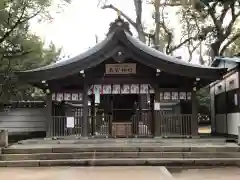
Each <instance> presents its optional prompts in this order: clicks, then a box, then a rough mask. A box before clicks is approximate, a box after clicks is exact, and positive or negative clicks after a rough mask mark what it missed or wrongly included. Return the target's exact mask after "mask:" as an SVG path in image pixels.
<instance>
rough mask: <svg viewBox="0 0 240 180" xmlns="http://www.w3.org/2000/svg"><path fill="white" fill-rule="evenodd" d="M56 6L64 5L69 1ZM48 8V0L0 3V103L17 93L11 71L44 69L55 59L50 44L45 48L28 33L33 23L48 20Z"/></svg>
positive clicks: (55, 52)
mask: <svg viewBox="0 0 240 180" xmlns="http://www.w3.org/2000/svg"><path fill="white" fill-rule="evenodd" d="M59 2H60V3H61V5H64V4H63V3H65V2H66V3H67V2H69V1H64V2H63V1H59ZM50 6H51V1H50V0H4V1H3V0H2V1H1V2H0V9H1V10H0V25H1V26H0V101H7V100H8V99H9V97H10V96H11V95H12V94H13V93H16V92H17V91H18V90H17V88H18V85H19V84H18V83H17V81H16V78H15V76H14V71H16V70H25V69H30V68H36V67H39V66H43V65H46V64H49V63H51V62H53V61H55V60H56V59H57V58H58V56H59V54H60V50H59V49H57V48H56V47H55V46H54V45H53V44H50V46H49V47H47V48H44V42H42V41H41V39H40V38H39V37H37V36H36V35H33V34H31V32H30V21H31V20H32V19H37V20H50V19H51V15H50V13H49V11H48V10H49V7H50ZM27 89H28V88H27ZM27 89H25V90H26V91H27Z"/></svg>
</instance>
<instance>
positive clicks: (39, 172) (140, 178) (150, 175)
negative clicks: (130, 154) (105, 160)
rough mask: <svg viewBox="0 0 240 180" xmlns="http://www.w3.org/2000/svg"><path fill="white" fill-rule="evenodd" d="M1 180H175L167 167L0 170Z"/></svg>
mask: <svg viewBox="0 0 240 180" xmlns="http://www.w3.org/2000/svg"><path fill="white" fill-rule="evenodd" d="M0 177H1V180H8V179H11V180H65V179H69V180H79V179H81V180H96V179H97V180H123V179H124V180H148V179H151V180H173V178H172V176H171V175H170V174H169V173H168V171H167V170H166V168H165V167H60V168H55V167H53V168H0Z"/></svg>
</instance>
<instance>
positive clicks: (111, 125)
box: [49, 112, 192, 137]
mask: <svg viewBox="0 0 240 180" xmlns="http://www.w3.org/2000/svg"><path fill="white" fill-rule="evenodd" d="M153 116H155V117H154V118H155V120H154V118H153ZM191 120H192V115H182V114H181V115H173V114H161V113H159V112H154V113H153V112H149V113H142V114H141V113H137V114H135V115H133V116H132V119H131V121H129V122H114V121H113V116H112V115H96V116H88V124H87V125H86V126H84V124H83V116H75V117H71V118H67V117H66V116H53V117H52V122H51V124H50V127H49V131H50V136H82V135H83V131H84V129H83V128H87V131H88V136H92V137H93V136H94V137H153V136H154V135H155V133H156V131H158V132H160V134H159V135H160V136H162V137H188V136H191ZM157 121H158V123H156V122H157Z"/></svg>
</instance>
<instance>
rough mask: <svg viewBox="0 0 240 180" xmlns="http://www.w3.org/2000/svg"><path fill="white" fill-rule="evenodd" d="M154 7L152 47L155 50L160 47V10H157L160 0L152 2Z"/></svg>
mask: <svg viewBox="0 0 240 180" xmlns="http://www.w3.org/2000/svg"><path fill="white" fill-rule="evenodd" d="M154 8H155V37H154V38H155V40H154V46H155V47H154V48H155V49H157V50H160V49H162V47H160V37H159V36H160V12H159V8H160V0H155V3H154Z"/></svg>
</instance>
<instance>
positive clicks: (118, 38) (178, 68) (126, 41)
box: [17, 27, 226, 82]
mask: <svg viewBox="0 0 240 180" xmlns="http://www.w3.org/2000/svg"><path fill="white" fill-rule="evenodd" d="M119 45H121V46H123V48H125V49H126V50H127V51H129V52H130V54H131V55H132V56H133V57H132V58H133V59H134V60H136V61H138V62H139V63H142V64H145V65H148V66H151V67H153V68H155V69H160V70H161V71H164V72H168V73H172V74H177V75H181V76H187V77H199V78H205V79H213V80H215V79H219V78H221V77H222V75H223V74H224V73H225V72H226V69H223V68H216V67H206V66H201V65H194V64H191V63H187V62H185V61H183V60H180V59H178V58H175V57H173V56H169V55H166V54H164V53H162V52H160V51H157V50H155V49H153V48H150V47H149V46H147V45H146V44H144V43H142V42H140V41H139V40H138V39H136V38H133V37H132V36H131V35H130V34H129V32H127V31H125V29H123V28H121V27H119V28H115V29H114V31H113V32H111V33H110V34H108V36H107V37H106V39H105V40H103V41H102V42H101V43H99V44H97V45H96V46H94V47H93V48H90V49H89V50H87V51H86V52H84V53H82V54H80V55H78V56H76V57H73V58H70V59H68V60H65V61H61V62H57V63H54V64H51V65H48V66H44V67H40V68H37V69H32V70H28V71H23V72H18V73H17V74H18V76H19V78H20V79H24V80H25V81H28V82H39V81H41V80H52V79H58V78H62V77H65V76H68V75H72V74H75V73H78V72H80V71H81V70H86V69H88V68H91V67H93V66H96V65H98V64H100V63H101V62H103V61H104V60H106V59H108V58H109V57H111V56H113V55H114V51H115V50H116V47H118V46H119Z"/></svg>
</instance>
